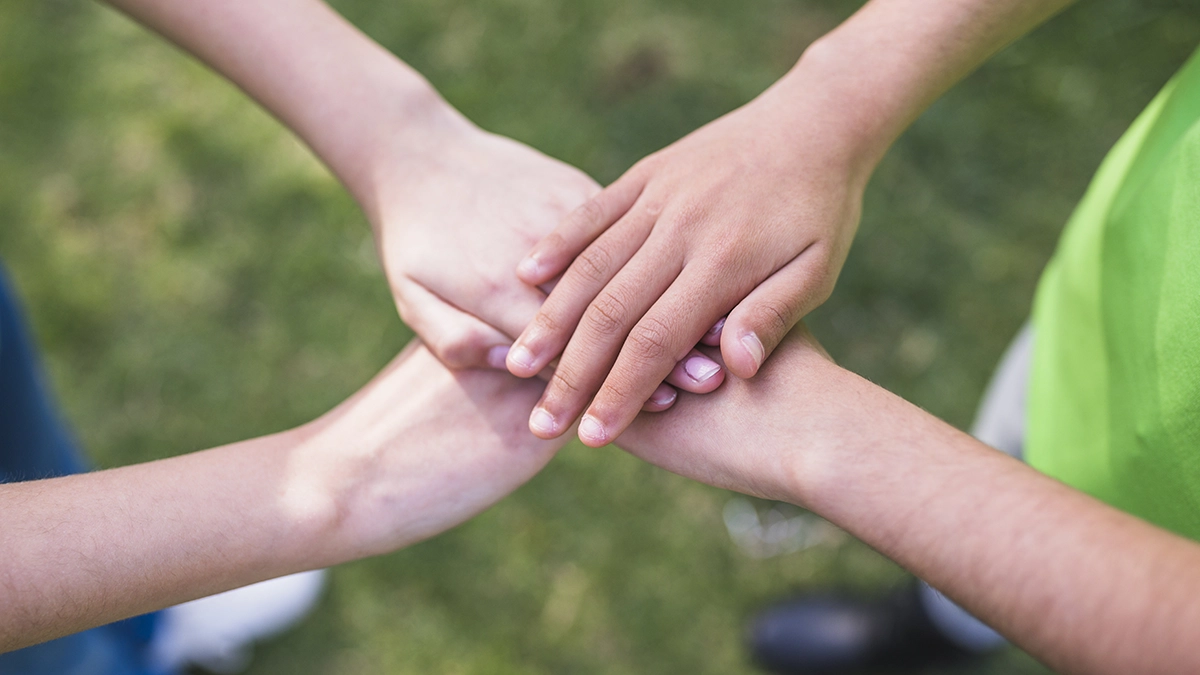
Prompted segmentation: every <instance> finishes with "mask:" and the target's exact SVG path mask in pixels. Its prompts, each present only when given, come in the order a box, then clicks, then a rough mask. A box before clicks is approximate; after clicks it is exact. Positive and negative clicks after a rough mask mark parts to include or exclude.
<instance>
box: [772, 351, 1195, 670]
mask: <svg viewBox="0 0 1200 675" xmlns="http://www.w3.org/2000/svg"><path fill="white" fill-rule="evenodd" d="M828 368H829V372H828V378H827V380H826V386H825V387H824V388H823V390H822V394H821V396H822V397H829V398H830V399H831V400H829V401H828V405H825V406H823V407H824V408H825V409H826V410H828V411H832V417H829V416H828V415H827V425H828V426H827V427H826V430H825V431H826V435H825V436H824V437H823V439H822V441H823V442H821V441H818V443H813V444H811V445H810V444H809V443H805V444H804V445H805V452H806V453H811V455H810V458H809V460H808V461H806V462H805V464H804V467H805V471H804V472H803V473H797V474H796V479H795V482H794V490H793V492H792V494H791V500H792V501H795V502H797V503H801V504H804V505H806V506H807V507H809V508H811V509H813V510H814V511H816V512H818V513H820V514H822V515H824V516H825V517H827V518H829V519H830V520H831V521H833V522H835V523H837V524H839V525H841V526H842V527H845V528H846V529H847V530H849V531H850V532H852V533H854V534H855V535H856V536H858V537H859V538H861V539H862V540H863V541H866V542H867V543H869V544H871V545H872V546H874V547H876V548H878V549H879V550H880V551H881V552H883V553H884V554H886V555H888V556H889V557H891V558H893V559H895V560H896V561H898V562H900V563H901V564H903V565H905V566H906V567H908V568H909V569H910V570H912V571H913V572H914V573H916V574H917V575H919V576H921V577H922V578H924V579H926V580H927V581H929V582H930V583H932V584H933V585H934V586H936V587H938V588H939V589H942V590H943V591H945V592H946V593H947V594H948V595H950V597H952V598H954V599H955V600H956V601H958V602H960V603H961V604H962V605H964V606H965V607H966V608H968V609H969V610H971V611H972V612H974V613H975V614H976V615H977V616H979V617H980V618H982V619H984V620H985V621H987V622H988V623H990V624H992V625H993V626H995V627H996V628H997V629H999V630H1000V631H1001V632H1002V633H1004V634H1005V635H1007V636H1008V637H1010V638H1011V639H1012V640H1013V641H1014V642H1016V643H1017V644H1019V645H1021V646H1022V647H1023V648H1025V649H1026V650H1028V651H1029V652H1030V653H1031V654H1034V655H1035V656H1037V657H1039V658H1041V659H1042V660H1044V661H1045V662H1046V663H1048V664H1050V665H1051V666H1052V667H1054V668H1055V669H1057V670H1059V671H1061V672H1071V673H1089V674H1094V673H1114V674H1117V673H1131V672H1138V673H1179V672H1194V671H1197V670H1198V669H1200V656H1197V654H1196V651H1195V649H1194V648H1193V646H1192V645H1193V643H1194V641H1195V640H1196V638H1197V637H1200V602H1197V601H1196V598H1200V546H1198V545H1197V544H1196V543H1194V542H1191V541H1188V540H1185V539H1182V538H1179V537H1176V536H1174V535H1172V534H1170V533H1167V532H1166V531H1163V530H1160V529H1158V528H1155V527H1153V526H1151V525H1149V524H1147V523H1145V522H1143V521H1141V520H1138V519H1136V518H1134V517H1132V516H1129V515H1127V514H1124V513H1122V512H1120V511H1117V510H1115V509H1113V508H1110V507H1108V506H1106V505H1104V504H1102V503H1100V502H1098V501H1096V500H1094V499H1092V498H1090V497H1087V496H1086V495H1084V494H1082V493H1080V492H1077V491H1075V490H1072V489H1070V488H1068V487H1066V486H1064V485H1062V484H1061V483H1058V482H1057V481H1054V480H1052V479H1050V478H1047V477H1045V476H1042V475H1041V474H1038V473H1037V472H1035V471H1034V470H1032V469H1030V468H1029V467H1027V466H1025V465H1023V464H1021V463H1020V462H1018V461H1016V460H1013V459H1011V458H1009V457H1007V456H1006V455H1003V454H1001V453H999V452H997V451H995V450H993V449H991V448H988V447H986V446H984V445H983V444H981V443H979V442H978V441H975V440H974V439H972V438H970V437H969V436H967V435H965V434H963V433H961V432H959V431H957V430H955V429H953V428H951V427H950V426H949V425H946V424H944V423H942V422H941V421H939V420H937V419H936V418H934V417H932V416H930V415H928V414H927V413H925V412H924V411H921V410H920V409H918V408H916V407H915V406H912V405H910V404H908V403H907V402H905V401H903V400H901V399H899V398H898V397H895V396H893V395H891V394H889V393H888V392H886V391H884V390H883V389H880V388H879V387H876V386H874V385H872V384H870V383H868V382H866V381H864V380H861V379H860V378H857V377H856V376H854V375H852V374H850V373H848V372H846V371H840V370H838V369H836V368H835V367H834V366H832V364H829V366H828ZM820 446H824V449H819V448H820Z"/></svg>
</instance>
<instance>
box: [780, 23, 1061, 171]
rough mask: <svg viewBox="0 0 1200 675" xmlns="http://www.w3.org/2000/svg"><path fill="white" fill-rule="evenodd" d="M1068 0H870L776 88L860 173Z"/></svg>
mask: <svg viewBox="0 0 1200 675" xmlns="http://www.w3.org/2000/svg"><path fill="white" fill-rule="evenodd" d="M1071 1H1072V0H946V1H943V2H927V1H926V0H871V2H868V3H867V4H866V5H864V6H863V7H862V9H860V10H859V11H858V12H857V13H856V14H855V15H854V16H852V17H851V18H850V19H848V20H847V21H846V22H845V23H843V24H842V25H841V26H839V27H838V28H836V29H835V30H833V31H832V32H830V33H829V34H827V35H825V36H824V37H822V38H821V39H819V40H818V41H816V42H815V43H813V44H812V45H811V46H810V47H809V48H808V49H807V50H806V51H805V53H804V55H803V56H802V57H801V58H800V60H799V62H798V63H797V64H796V66H795V67H794V68H793V69H792V70H791V71H790V72H789V73H788V74H787V75H786V76H785V77H784V78H783V79H781V80H780V81H779V83H777V84H776V86H775V87H774V88H773V89H774V90H775V91H774V92H773V94H774V95H775V96H777V98H778V100H779V104H780V107H781V108H783V109H785V110H791V111H792V114H791V116H790V119H791V120H792V121H793V124H795V125H796V126H799V127H805V128H809V129H812V130H815V131H818V132H819V135H820V136H821V137H822V138H823V139H824V140H825V141H826V142H828V143H832V144H835V145H838V146H840V148H839V150H840V152H843V153H845V154H846V160H847V161H848V162H852V163H853V164H854V165H855V166H854V168H855V169H856V170H857V171H858V172H859V173H860V174H869V173H870V171H871V170H873V169H874V166H875V164H876V163H877V162H878V161H879V159H880V158H882V156H883V154H884V153H885V152H886V151H887V148H888V147H889V146H890V145H891V144H892V142H893V141H895V139H896V137H898V136H899V135H900V134H901V133H902V132H903V131H904V130H905V129H906V128H908V126H909V125H910V124H912V122H913V121H914V120H915V119H916V118H917V117H918V116H919V115H920V114H921V113H922V112H923V111H924V110H925V109H926V108H927V107H928V106H929V105H930V104H931V103H933V101H934V100H936V99H937V98H938V97H940V96H941V95H942V94H943V93H945V92H946V90H948V89H949V88H950V87H952V86H954V84H956V83H957V82H958V81H959V80H961V79H962V78H964V77H966V76H967V75H968V74H969V73H970V72H971V71H973V70H975V68H977V67H978V66H979V65H980V64H982V63H983V62H984V61H985V60H987V59H988V58H990V57H991V56H992V55H993V54H995V53H996V52H997V51H999V50H1000V49H1002V48H1003V47H1004V46H1005V45H1007V44H1009V43H1010V42H1012V41H1013V40H1016V39H1017V38H1019V37H1021V36H1022V35H1024V34H1025V33H1027V32H1029V31H1030V30H1032V29H1033V28H1035V27H1036V26H1038V25H1039V24H1041V23H1042V22H1043V21H1045V20H1047V19H1049V18H1050V17H1051V16H1053V15H1054V14H1056V13H1057V12H1059V11H1061V10H1062V9H1063V8H1064V7H1066V6H1067V5H1069V4H1070V3H1071Z"/></svg>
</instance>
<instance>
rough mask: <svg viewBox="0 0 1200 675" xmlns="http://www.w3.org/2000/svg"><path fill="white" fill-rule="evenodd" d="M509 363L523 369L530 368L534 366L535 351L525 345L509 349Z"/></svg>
mask: <svg viewBox="0 0 1200 675" xmlns="http://www.w3.org/2000/svg"><path fill="white" fill-rule="evenodd" d="M508 363H511V364H513V365H514V366H516V367H518V368H520V369H521V370H530V369H532V368H533V352H531V351H529V348H528V347H526V346H525V345H517V346H516V347H513V348H512V349H511V350H509V352H508Z"/></svg>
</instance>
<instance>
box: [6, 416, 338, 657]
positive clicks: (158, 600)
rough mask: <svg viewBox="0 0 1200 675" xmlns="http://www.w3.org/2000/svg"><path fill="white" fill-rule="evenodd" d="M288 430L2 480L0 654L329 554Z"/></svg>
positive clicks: (315, 496) (321, 509) (299, 440)
mask: <svg viewBox="0 0 1200 675" xmlns="http://www.w3.org/2000/svg"><path fill="white" fill-rule="evenodd" d="M303 441H304V438H303V436H302V435H301V434H300V432H287V433H282V434H277V435H274V436H268V437H265V438H260V439H255V440H251V441H246V442H242V443H236V444H233V445H229V446H225V447H221V448H216V449H213V450H207V451H204V452H198V453H194V454H190V455H184V456H180V457H175V458H172V459H166V460H162V461H158V462H151V463H148V464H141V465H135V466H129V467H124V468H120V469H113V470H109V471H100V472H95V473H89V474H82V475H77V476H68V477H65V478H56V479H52V480H43V481H32V482H27V483H13V484H8V485H2V486H0V513H2V514H4V517H3V519H2V520H0V550H2V551H4V555H3V556H2V557H0V580H3V584H2V585H0V652H3V651H6V650H8V649H13V648H17V647H21V646H25V645H28V644H33V643H36V642H40V641H43V640H47V639H51V638H54V637H58V636H60V635H65V634H67V633H71V632H75V631H78V630H82V629H84V628H89V627H92V626H97V625H100V624H103V623H107V622H110V621H114V620H117V619H121V618H125V617H128V616H133V615H136V614H141V613H143V612H147V611H151V610H155V609H160V608H162V607H165V606H168V605H171V604H175V603H178V602H182V601H186V600H191V599H194V598H197V597H201V596H205V595H209V594H212V593H215V592H219V591H224V590H228V589H230V588H235V587H238V586H243V585H245V584H249V583H253V582H256V581H261V580H263V579H268V578H271V577H275V576H280V575H283V574H287V573H290V572H296V571H300V570H303V569H313V568H316V567H320V566H322V565H324V564H328V563H329V562H330V561H329V560H328V559H327V557H326V556H323V555H322V550H323V549H322V547H323V545H324V542H325V541H326V539H327V538H328V537H329V535H330V534H331V533H332V530H333V525H334V515H335V513H336V511H335V510H334V509H333V508H332V505H331V504H330V502H329V501H328V500H327V499H326V498H325V496H324V495H321V494H319V493H317V492H316V491H314V490H306V489H305V487H304V486H303V484H301V483H298V482H296V481H295V480H294V477H293V476H289V471H290V470H291V468H292V464H291V460H292V458H293V457H295V456H296V454H297V448H299V447H300V446H301V445H302V444H303Z"/></svg>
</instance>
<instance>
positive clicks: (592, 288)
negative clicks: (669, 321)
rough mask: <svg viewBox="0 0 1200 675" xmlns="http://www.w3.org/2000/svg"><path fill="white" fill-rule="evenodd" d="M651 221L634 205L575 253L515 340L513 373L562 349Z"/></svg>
mask: <svg viewBox="0 0 1200 675" xmlns="http://www.w3.org/2000/svg"><path fill="white" fill-rule="evenodd" d="M653 226H654V219H653V216H651V215H650V214H649V213H646V212H645V211H644V210H642V209H638V208H635V209H634V210H633V211H631V212H630V213H629V214H628V215H626V216H625V217H624V218H622V219H621V221H620V222H618V223H617V224H616V225H614V226H613V227H612V228H611V229H609V230H608V231H607V232H605V233H604V234H602V235H601V236H600V238H599V239H597V240H596V241H595V242H593V243H592V245H591V246H588V247H587V249H585V250H584V251H583V253H580V254H579V257H578V258H576V259H575V262H573V263H571V266H570V267H569V268H568V269H567V271H566V273H565V274H563V275H562V279H560V280H559V282H558V284H557V285H555V287H554V292H552V293H551V294H550V295H549V296H548V297H547V298H546V301H545V302H543V303H542V306H541V309H540V310H539V311H538V312H537V314H536V315H535V316H534V317H533V320H532V321H531V322H530V323H529V324H528V325H527V326H526V327H525V330H524V331H523V332H522V333H521V335H520V337H518V338H517V340H516V342H514V343H513V349H512V351H511V352H510V353H509V357H508V369H509V371H510V372H511V373H512V374H513V375H516V376H517V377H532V376H533V375H535V374H536V373H537V372H539V371H540V370H542V369H543V368H545V367H546V366H547V365H548V364H549V363H550V362H551V361H552V360H554V359H555V358H556V357H557V356H558V355H559V354H561V353H562V351H563V349H564V348H565V347H566V345H567V342H568V341H569V340H570V339H571V336H572V334H573V333H574V332H575V331H576V326H577V325H578V324H579V322H580V320H581V319H582V318H583V316H584V313H585V312H586V311H587V310H588V307H589V305H590V304H591V303H592V301H593V300H594V299H595V298H596V297H597V296H598V294H600V293H601V291H602V290H604V289H605V287H606V286H607V285H608V284H609V282H610V281H611V280H612V279H613V278H614V277H616V276H617V275H618V273H620V272H621V271H622V270H623V268H624V267H625V266H626V264H627V263H628V262H629V261H630V260H631V259H633V258H634V256H635V255H636V254H638V253H639V250H640V249H641V248H642V245H643V244H644V243H645V241H646V238H647V237H648V236H649V233H650V230H651V229H652V228H653ZM667 283H670V282H669V281H668V282H667ZM643 310H644V308H643ZM634 321H636V319H634ZM630 325H632V322H631V323H630Z"/></svg>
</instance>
